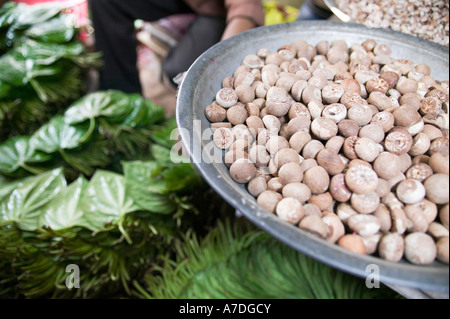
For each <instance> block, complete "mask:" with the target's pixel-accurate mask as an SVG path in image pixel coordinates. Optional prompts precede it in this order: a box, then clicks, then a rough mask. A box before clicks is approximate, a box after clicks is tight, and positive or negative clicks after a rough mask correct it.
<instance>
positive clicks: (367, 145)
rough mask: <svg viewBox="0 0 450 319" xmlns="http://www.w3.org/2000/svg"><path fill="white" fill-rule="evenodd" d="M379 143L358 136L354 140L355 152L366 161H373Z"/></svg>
mask: <svg viewBox="0 0 450 319" xmlns="http://www.w3.org/2000/svg"><path fill="white" fill-rule="evenodd" d="M379 145H380V144H378V143H376V142H375V141H373V140H372V139H370V138H368V137H360V138H359V139H358V140H357V141H356V142H355V146H354V149H355V154H356V156H358V158H360V159H362V160H364V161H366V162H373V161H374V160H375V159H376V158H377V157H378V155H379V154H380V148H379Z"/></svg>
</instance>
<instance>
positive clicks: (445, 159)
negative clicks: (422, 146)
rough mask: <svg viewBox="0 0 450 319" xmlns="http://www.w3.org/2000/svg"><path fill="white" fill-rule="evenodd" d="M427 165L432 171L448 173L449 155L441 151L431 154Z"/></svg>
mask: <svg viewBox="0 0 450 319" xmlns="http://www.w3.org/2000/svg"><path fill="white" fill-rule="evenodd" d="M429 165H430V167H431V168H432V170H433V172H435V173H441V174H447V175H448V174H449V156H448V155H442V154H441V153H434V154H433V155H431V157H430V160H429Z"/></svg>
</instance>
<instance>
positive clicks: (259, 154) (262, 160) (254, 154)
mask: <svg viewBox="0 0 450 319" xmlns="http://www.w3.org/2000/svg"><path fill="white" fill-rule="evenodd" d="M248 155H249V158H250V160H251V161H252V162H253V163H254V164H255V166H256V167H266V166H268V165H269V161H270V159H271V157H270V155H269V153H267V150H266V148H265V147H264V146H263V145H253V147H252V148H251V149H250V151H249V154H248Z"/></svg>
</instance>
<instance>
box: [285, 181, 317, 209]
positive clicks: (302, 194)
mask: <svg viewBox="0 0 450 319" xmlns="http://www.w3.org/2000/svg"><path fill="white" fill-rule="evenodd" d="M281 192H282V194H283V197H292V198H295V199H296V200H298V201H299V202H300V203H302V204H304V203H306V202H307V201H308V200H309V199H310V198H311V196H312V194H311V190H310V189H309V187H308V186H306V185H305V184H303V183H289V184H286V185H285V186H284V187H283V189H282V191H281Z"/></svg>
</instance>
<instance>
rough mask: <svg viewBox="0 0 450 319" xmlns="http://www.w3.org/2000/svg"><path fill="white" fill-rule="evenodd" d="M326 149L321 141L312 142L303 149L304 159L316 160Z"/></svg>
mask: <svg viewBox="0 0 450 319" xmlns="http://www.w3.org/2000/svg"><path fill="white" fill-rule="evenodd" d="M323 149H325V146H324V145H323V144H322V142H320V141H319V140H315V139H314V140H311V141H309V142H308V143H306V145H305V146H304V147H303V150H302V156H303V158H304V159H310V158H313V159H315V158H316V157H317V154H319V152H320V151H321V150H323Z"/></svg>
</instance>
